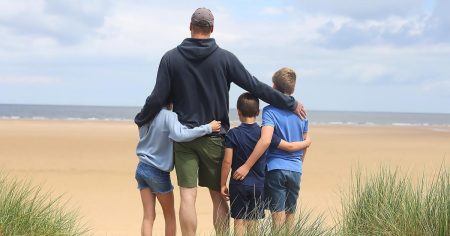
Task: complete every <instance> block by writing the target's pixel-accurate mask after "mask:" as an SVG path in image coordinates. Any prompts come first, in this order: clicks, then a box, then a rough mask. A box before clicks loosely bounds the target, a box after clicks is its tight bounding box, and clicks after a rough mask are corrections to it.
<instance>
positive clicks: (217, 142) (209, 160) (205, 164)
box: [173, 136, 225, 191]
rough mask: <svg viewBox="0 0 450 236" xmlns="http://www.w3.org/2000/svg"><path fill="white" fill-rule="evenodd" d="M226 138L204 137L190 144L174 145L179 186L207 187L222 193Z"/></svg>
mask: <svg viewBox="0 0 450 236" xmlns="http://www.w3.org/2000/svg"><path fill="white" fill-rule="evenodd" d="M224 140H225V138H224V136H204V137H200V138H197V139H195V140H192V141H190V142H180V143H174V146H173V150H174V161H175V171H176V173H177V181H178V186H180V187H184V188H194V187H197V183H198V186H201V187H207V188H209V189H211V190H214V191H220V173H221V170H222V160H223V153H224Z"/></svg>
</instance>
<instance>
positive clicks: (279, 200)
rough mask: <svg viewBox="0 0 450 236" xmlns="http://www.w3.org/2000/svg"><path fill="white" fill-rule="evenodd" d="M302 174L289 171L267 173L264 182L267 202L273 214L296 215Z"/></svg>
mask: <svg viewBox="0 0 450 236" xmlns="http://www.w3.org/2000/svg"><path fill="white" fill-rule="evenodd" d="M301 176H302V174H301V173H300V172H294V171H289V170H271V171H268V172H266V178H265V182H264V191H265V197H266V198H265V202H266V203H267V207H268V209H269V210H270V211H271V212H282V211H284V212H286V213H294V212H295V210H296V208H297V199H298V193H299V191H300V180H301Z"/></svg>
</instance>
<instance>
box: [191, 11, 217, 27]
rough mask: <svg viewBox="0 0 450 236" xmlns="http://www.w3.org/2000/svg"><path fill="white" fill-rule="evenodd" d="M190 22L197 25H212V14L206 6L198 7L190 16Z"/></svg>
mask: <svg viewBox="0 0 450 236" xmlns="http://www.w3.org/2000/svg"><path fill="white" fill-rule="evenodd" d="M191 24H193V25H198V26H210V27H211V26H214V16H213V14H212V13H211V11H210V10H209V9H207V8H204V7H202V8H199V9H197V10H195V12H194V14H192V17H191Z"/></svg>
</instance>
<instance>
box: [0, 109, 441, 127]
mask: <svg viewBox="0 0 450 236" xmlns="http://www.w3.org/2000/svg"><path fill="white" fill-rule="evenodd" d="M139 111H140V107H113V106H60V105H17V104H0V119H8V120H9V119H27V120H113V121H130V122H131V121H132V120H133V118H134V116H135V115H136V113H137V112H139ZM259 119H260V117H259ZM308 119H309V121H310V123H311V124H322V125H364V126H370V125H394V126H444V127H450V114H432V113H396V112H356V111H314V110H312V111H308ZM230 121H231V122H233V123H238V122H239V119H238V116H237V111H236V109H230Z"/></svg>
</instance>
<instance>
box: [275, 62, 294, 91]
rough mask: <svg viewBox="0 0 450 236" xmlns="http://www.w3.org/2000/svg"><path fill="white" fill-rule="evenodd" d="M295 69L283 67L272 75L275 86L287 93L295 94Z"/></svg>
mask: <svg viewBox="0 0 450 236" xmlns="http://www.w3.org/2000/svg"><path fill="white" fill-rule="evenodd" d="M296 78H297V76H296V74H295V71H294V70H292V69H290V68H286V67H284V68H281V69H279V70H278V71H277V72H275V74H273V76H272V82H273V84H274V85H275V88H276V89H277V90H278V91H280V92H282V93H285V94H289V95H291V94H293V93H294V89H295V81H296Z"/></svg>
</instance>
